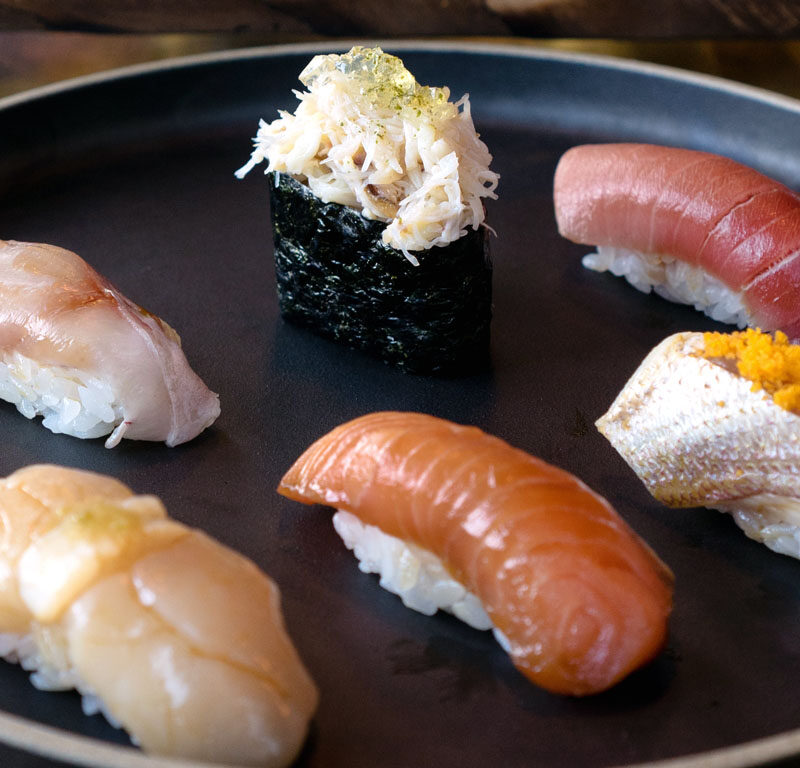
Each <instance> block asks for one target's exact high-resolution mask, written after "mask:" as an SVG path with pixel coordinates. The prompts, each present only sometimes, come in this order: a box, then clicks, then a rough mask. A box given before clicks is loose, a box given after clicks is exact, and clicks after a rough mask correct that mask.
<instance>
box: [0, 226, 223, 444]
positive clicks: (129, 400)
mask: <svg viewBox="0 0 800 768" xmlns="http://www.w3.org/2000/svg"><path fill="white" fill-rule="evenodd" d="M0 351H1V352H2V355H1V356H0V397H2V398H3V399H5V400H9V401H10V402H13V403H14V404H15V405H16V406H17V408H18V409H19V410H20V411H21V412H22V413H24V414H25V415H26V416H28V417H32V416H34V415H36V414H43V415H44V416H45V419H44V425H45V426H47V427H48V428H49V429H52V430H53V431H54V432H65V433H67V434H72V435H76V436H78V437H99V436H101V435H107V434H109V433H111V436H110V437H109V438H108V440H107V441H106V446H107V447H113V446H114V445H116V444H117V443H118V442H119V440H120V439H121V438H122V436H123V435H124V436H125V437H126V438H128V439H132V440H157V441H161V440H163V441H165V442H166V443H167V445H170V446H173V445H177V444H179V443H183V442H186V441H187V440H191V439H192V438H193V437H195V436H196V435H198V434H199V433H200V432H201V431H202V430H203V429H205V428H206V427H207V426H209V425H210V424H211V423H212V422H213V421H214V420H215V419H216V418H217V416H218V415H219V398H218V397H217V395H215V394H214V393H213V392H211V391H209V389H208V388H207V387H206V385H205V384H204V383H203V382H202V381H201V380H200V378H199V377H198V376H197V375H196V374H195V373H194V372H193V371H192V369H191V368H190V367H189V363H188V362H187V360H186V357H185V355H184V354H183V351H182V350H181V346H180V339H179V337H178V335H177V334H176V333H175V331H173V330H172V328H170V327H169V326H168V325H167V324H166V323H165V322H164V321H163V320H160V319H159V318H157V317H156V316H154V315H152V314H150V313H149V312H146V311H145V310H143V309H141V307H139V306H137V305H136V304H134V303H133V302H131V301H129V300H128V299H126V298H125V297H124V296H123V295H122V294H121V293H120V292H119V291H118V290H117V289H116V288H114V287H113V286H112V285H111V284H110V283H109V282H108V281H107V280H106V279H105V278H103V277H102V276H101V275H99V274H97V272H95V271H94V270H93V269H92V268H91V267H90V266H89V265H88V264H86V262H84V261H83V260H82V259H81V258H80V257H79V256H77V255H76V254H74V253H72V252H71V251H67V250H64V249H63V248H57V247H55V246H52V245H43V244H37V243H18V242H14V241H7V242H6V241H0Z"/></svg>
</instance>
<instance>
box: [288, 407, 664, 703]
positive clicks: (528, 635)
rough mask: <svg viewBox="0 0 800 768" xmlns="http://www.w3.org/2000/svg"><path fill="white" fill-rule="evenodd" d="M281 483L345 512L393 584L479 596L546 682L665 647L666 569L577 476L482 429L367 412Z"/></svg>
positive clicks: (621, 670) (360, 549) (359, 548)
mask: <svg viewBox="0 0 800 768" xmlns="http://www.w3.org/2000/svg"><path fill="white" fill-rule="evenodd" d="M278 490H279V492H280V493H281V494H283V495H284V496H287V497H289V498H291V499H295V500H297V501H301V502H304V503H306V504H326V505H329V506H333V507H337V508H338V509H340V510H344V512H343V513H339V514H345V515H346V517H345V520H344V523H343V524H341V523H340V526H337V527H341V528H342V529H343V532H344V538H345V539H346V541H347V540H348V539H349V541H348V543H349V545H350V546H351V547H353V548H355V550H356V555H357V556H358V557H359V558H360V559H361V560H362V565H361V567H362V570H373V571H376V570H377V571H379V572H380V573H381V576H382V583H383V582H384V581H385V582H388V584H387V585H388V586H389V588H390V589H392V591H399V592H402V591H404V590H405V589H406V588H407V587H408V586H409V584H408V582H409V581H411V582H413V581H414V580H415V579H417V580H420V581H423V582H424V581H428V582H433V584H432V586H433V588H434V589H440V590H445V591H447V590H449V591H450V592H451V593H452V594H451V596H450V598H443V599H442V602H451V603H458V604H459V605H460V607H461V608H466V610H467V611H468V612H469V613H471V614H472V616H473V617H475V611H474V609H473V608H474V607H473V606H471V605H470V603H471V602H472V601H479V603H480V605H481V606H482V608H483V609H485V612H486V615H487V617H488V620H489V621H488V626H491V627H494V629H495V634H496V636H497V637H498V640H499V641H500V642H501V644H502V645H503V646H504V647H505V648H506V650H507V651H508V652H509V654H510V655H511V658H512V660H513V662H514V664H515V665H516V666H517V668H518V669H519V670H520V671H521V672H522V673H523V674H524V675H526V676H527V677H528V678H529V679H530V680H532V681H533V682H534V683H536V684H537V685H539V686H541V687H543V688H545V689H547V690H549V691H553V692H556V693H563V694H572V695H577V696H580V695H584V694H589V693H596V692H599V691H602V690H605V689H607V688H609V687H610V686H612V685H614V684H615V683H616V682H618V681H619V680H621V679H622V678H624V677H625V676H626V675H628V674H629V673H630V672H631V671H633V670H634V669H636V668H637V667H640V666H641V665H643V664H645V663H646V662H648V661H650V660H651V659H652V658H653V657H654V656H655V655H656V654H657V653H658V652H659V651H660V650H661V648H662V647H663V645H664V643H665V639H666V634H667V619H668V616H669V613H670V610H671V606H672V574H671V572H670V571H669V569H668V568H667V567H666V566H665V565H664V564H663V563H662V562H661V561H660V560H659V559H658V558H657V557H656V555H655V554H654V553H653V552H652V550H650V549H649V547H647V545H646V544H644V543H643V542H642V541H641V540H640V539H639V538H638V537H637V536H636V534H635V533H633V532H632V531H631V529H630V528H629V527H628V526H627V525H626V524H625V523H624V522H623V521H622V519H621V518H620V517H619V516H618V515H617V514H616V512H615V511H614V510H613V509H612V508H611V506H610V505H609V504H608V502H606V501H605V500H604V499H603V498H601V497H600V496H598V495H597V494H596V493H594V492H593V491H591V490H590V489H589V488H587V487H586V486H585V485H584V484H583V483H581V482H580V481H579V480H578V479H577V478H575V477H573V476H572V475H570V474H569V473H567V472H564V471H563V470H560V469H557V468H556V467H553V466H550V465H549V464H546V463H545V462H543V461H541V460H539V459H537V458H534V457H532V456H530V455H528V454H527V453H524V452H523V451H521V450H518V449H515V448H513V447H511V446H510V445H508V444H507V443H505V442H503V441H502V440H500V439H498V438H496V437H493V436H491V435H488V434H486V433H484V432H482V431H481V430H479V429H477V428H476V427H466V426H460V425H457V424H453V423H451V422H449V421H444V420H442V419H438V418H435V417H433V416H428V415H424V414H417V413H394V412H389V413H373V414H369V415H367V416H363V417H361V418H358V419H355V420H354V421H350V422H347V423H345V424H343V425H341V426H339V427H337V428H336V429H334V430H333V431H332V432H330V433H329V434H327V435H325V436H323V437H322V438H320V439H319V440H318V441H317V442H315V443H314V444H313V445H312V446H311V447H310V448H308V450H307V451H306V452H305V453H304V454H303V455H302V456H301V457H300V458H299V459H298V460H297V461H296V462H295V464H294V465H293V466H292V467H291V468H290V469H289V471H288V472H287V473H286V475H285V476H284V477H283V479H282V480H281V483H280V486H279V489H278ZM354 525H355V526H356V527H357V526H361V527H362V528H363V529H364V530H363V531H361V532H360V533H359V531H357V530H355V529H354ZM404 547H407V548H408V549H404ZM387 551H388V552H389V553H390V557H389V561H390V562H389V563H385V564H382V563H381V562H380V561H381V559H382V554H381V553H382V552H387ZM392 551H393V552H394V555H395V557H391V552H392ZM407 553H410V555H411V565H410V566H409V564H408V557H406V554H407ZM398 563H399V565H398ZM393 568H395V569H396V570H397V569H399V572H397V573H392V572H391V571H392V569H393ZM437 569H438V571H441V572H443V573H444V578H440V574H439V572H438V571H437ZM420 570H422V571H423V572H424V573H423V574H422V576H419V571H420ZM448 578H449V580H450V582H451V583H450V584H448V583H447V579H448ZM404 582H405V583H404ZM423 586H424V585H423ZM393 587H396V588H393ZM459 589H460V592H459ZM417 597H418V596H416V597H415V596H412V601H413V600H415V599H416V598H417ZM412 607H413V606H412ZM426 612H432V611H426ZM453 612H454V613H458V611H457V610H454V611H453ZM470 623H474V624H475V625H480V623H481V622H480V620H477V621H470ZM488 626H487V627H486V628H488Z"/></svg>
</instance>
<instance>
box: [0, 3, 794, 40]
mask: <svg viewBox="0 0 800 768" xmlns="http://www.w3.org/2000/svg"><path fill="white" fill-rule="evenodd" d="M0 29H19V30H33V29H39V30H43V29H48V30H72V31H95V32H160V33H165V32H248V33H270V34H281V35H285V34H291V35H302V36H307V35H326V36H327V35H385V36H394V35H491V36H503V35H513V34H524V35H529V36H542V37H616V38H631V37H662V38H663V37H687V36H689V37H706V38H707V37H715V38H720V37H743V36H744V37H765V36H766V37H778V38H785V37H791V36H796V35H798V34H800V0H403V2H402V3H396V2H394V3H390V2H387V0H194V1H193V2H189V1H188V0H0Z"/></svg>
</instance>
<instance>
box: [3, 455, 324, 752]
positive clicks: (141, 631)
mask: <svg viewBox="0 0 800 768" xmlns="http://www.w3.org/2000/svg"><path fill="white" fill-rule="evenodd" d="M0 575H1V576H2V578H0V654H2V656H4V657H5V658H6V659H7V660H9V661H19V662H20V663H21V664H22V665H23V667H24V668H25V669H26V670H28V671H31V672H32V675H31V681H32V682H33V683H34V685H36V686H37V687H38V688H41V689H44V690H64V689H68V688H76V689H77V690H78V691H79V692H80V693H81V694H83V696H84V699H83V706H84V711H85V712H86V713H87V714H94V713H95V712H98V711H100V712H103V713H104V714H105V715H106V716H107V717H108V719H109V720H110V721H111V722H112V723H113V724H114V725H118V726H122V727H124V728H125V729H126V730H127V731H128V732H129V734H130V736H131V739H132V740H133V741H134V743H136V744H139V745H140V746H141V747H142V748H143V749H144V750H146V751H148V752H151V753H155V754H159V755H172V756H177V757H183V758H192V759H195V760H207V761H214V762H224V763H226V764H236V765H254V766H255V765H257V766H260V768H282V767H283V766H286V765H288V764H289V763H290V762H291V761H292V760H293V759H294V757H295V756H296V755H297V753H298V752H299V750H300V748H301V747H302V744H303V741H304V739H305V736H306V733H307V729H308V722H309V719H310V718H311V716H312V714H313V712H314V710H315V708H316V704H317V690H316V688H315V686H314V683H313V681H312V680H311V678H310V677H309V675H308V673H307V671H306V670H305V668H304V667H303V664H302V662H301V660H300V659H299V657H298V655H297V652H296V650H295V648H294V646H293V644H292V642H291V639H290V638H289V636H288V634H287V632H286V629H285V626H284V622H283V616H282V612H281V607H280V593H279V591H278V588H277V586H276V585H275V584H274V583H273V582H272V580H271V579H270V578H269V577H268V576H266V575H265V574H264V573H263V572H262V571H260V570H259V569H258V568H257V567H256V566H255V565H254V564H253V563H252V562H250V561H249V560H247V559H245V558H244V557H242V556H241V555H239V554H238V553H236V552H234V551H232V550H230V549H228V548H227V547H224V546H223V545H222V544H220V543H218V542H216V541H214V540H213V539H211V538H209V537H208V536H206V535H205V534H203V533H202V532H200V531H198V530H194V529H190V528H187V527H186V526H185V525H182V524H181V523H178V522H177V521H175V520H172V519H170V518H168V517H167V514H166V510H165V509H164V506H163V505H162V504H161V502H160V501H159V500H158V499H157V498H156V497H155V496H136V495H134V494H133V493H132V492H131V491H130V489H128V488H127V487H126V486H124V485H123V484H122V483H119V482H117V481H116V480H114V479H112V478H110V477H105V476H102V475H97V474H94V473H91V472H82V471H78V470H74V469H67V468H63V467H56V466H48V465H38V466H30V467H26V468H24V469H21V470H18V471H17V472H15V473H13V474H12V475H10V476H9V477H7V478H4V479H2V480H0Z"/></svg>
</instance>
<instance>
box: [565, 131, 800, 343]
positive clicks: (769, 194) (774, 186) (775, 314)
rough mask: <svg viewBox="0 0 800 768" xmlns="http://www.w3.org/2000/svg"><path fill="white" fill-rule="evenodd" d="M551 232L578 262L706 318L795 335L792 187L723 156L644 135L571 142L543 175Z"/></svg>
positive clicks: (797, 272)
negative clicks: (571, 244) (550, 175)
mask: <svg viewBox="0 0 800 768" xmlns="http://www.w3.org/2000/svg"><path fill="white" fill-rule="evenodd" d="M554 203H555V213H556V220H557V223H558V229H559V232H560V233H561V234H562V235H563V236H564V237H566V238H568V239H570V240H573V241H575V242H578V243H584V244H587V245H594V246H597V253H595V254H590V255H589V256H587V257H585V259H584V265H585V266H587V267H589V268H591V269H595V270H598V271H605V270H610V271H612V272H613V273H614V274H616V275H624V276H625V277H626V279H627V280H628V281H629V282H630V283H631V284H632V285H634V286H635V287H637V288H639V289H640V290H642V291H645V292H649V291H650V289H651V288H652V289H653V290H655V292H656V293H658V294H659V295H661V296H663V297H664V298H667V299H670V300H671V301H677V302H681V303H685V304H692V305H694V306H695V308H696V309H699V310H701V311H703V312H705V313H706V314H707V315H709V316H710V317H712V318H713V319H715V320H720V321H722V322H727V323H736V324H738V325H739V326H740V327H743V326H744V325H751V326H759V327H761V328H763V329H766V330H775V329H781V330H783V331H784V332H786V333H787V334H788V335H789V337H790V338H795V339H796V338H798V337H800V299H798V296H800V294H799V293H798V291H799V290H800V258H798V256H800V196H798V195H797V194H796V193H795V192H793V191H792V190H791V189H789V188H788V187H785V186H784V185H782V184H779V183H778V182H777V181H773V180H772V179H770V178H768V177H766V176H764V175H763V174H761V173H758V172H757V171H755V170H753V169H752V168H748V167H747V166H744V165H741V164H739V163H737V162H734V161H733V160H730V159H728V158H726V157H720V156H718V155H713V154H710V153H708V152H698V151H694V150H689V149H676V148H672V147H661V146H653V145H648V144H606V145H586V146H578V147H573V148H572V149H570V150H569V151H567V152H566V153H565V154H564V156H563V157H562V158H561V160H560V162H559V164H558V167H557V169H556V174H555V182H554Z"/></svg>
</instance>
